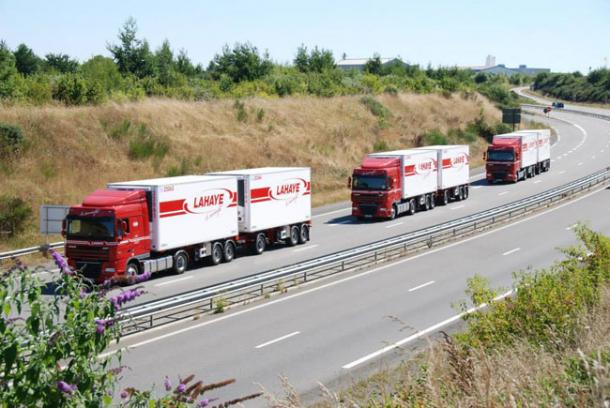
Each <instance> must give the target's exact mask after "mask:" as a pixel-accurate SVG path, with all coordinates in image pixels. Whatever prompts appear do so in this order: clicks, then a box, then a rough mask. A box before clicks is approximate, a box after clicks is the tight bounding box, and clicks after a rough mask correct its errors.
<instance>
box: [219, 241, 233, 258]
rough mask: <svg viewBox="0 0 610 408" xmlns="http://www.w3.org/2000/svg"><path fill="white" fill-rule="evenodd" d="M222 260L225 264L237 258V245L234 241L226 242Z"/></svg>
mask: <svg viewBox="0 0 610 408" xmlns="http://www.w3.org/2000/svg"><path fill="white" fill-rule="evenodd" d="M222 258H223V261H224V262H227V263H229V262H231V261H232V260H233V258H235V244H234V243H233V241H230V240H229V241H226V242H225V245H224V251H223V254H222Z"/></svg>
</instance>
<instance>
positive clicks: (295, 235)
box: [286, 225, 300, 246]
mask: <svg viewBox="0 0 610 408" xmlns="http://www.w3.org/2000/svg"><path fill="white" fill-rule="evenodd" d="M299 235H300V233H299V227H297V226H296V225H293V226H292V227H290V236H289V237H288V241H287V242H286V243H287V244H288V246H295V245H296V244H298V243H299Z"/></svg>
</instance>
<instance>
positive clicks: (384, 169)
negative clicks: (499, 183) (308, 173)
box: [349, 145, 470, 219]
mask: <svg viewBox="0 0 610 408" xmlns="http://www.w3.org/2000/svg"><path fill="white" fill-rule="evenodd" d="M469 159H470V156H469V148H468V145H453V146H425V147H420V148H416V149H408V150H396V151H391V152H380V153H371V154H369V155H367V156H366V157H365V158H364V159H363V160H362V164H361V165H360V167H358V168H356V169H354V171H353V173H352V177H350V182H349V184H350V187H351V189H352V196H351V199H352V215H353V216H354V217H356V218H358V219H364V218H371V219H372V218H385V219H393V218H395V217H396V216H397V215H399V214H402V213H407V214H409V215H411V214H414V213H415V212H416V211H426V210H431V209H433V208H434V207H435V206H436V204H440V205H444V204H447V203H448V202H449V201H450V200H465V199H467V198H468V180H469V161H470V160H469Z"/></svg>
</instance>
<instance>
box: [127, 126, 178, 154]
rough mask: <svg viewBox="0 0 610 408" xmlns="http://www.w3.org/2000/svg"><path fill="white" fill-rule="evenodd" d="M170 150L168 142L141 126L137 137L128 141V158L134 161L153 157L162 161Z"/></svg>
mask: <svg viewBox="0 0 610 408" xmlns="http://www.w3.org/2000/svg"><path fill="white" fill-rule="evenodd" d="M169 149H170V144H169V140H167V138H163V137H159V136H156V135H154V134H153V133H151V132H150V131H149V130H148V128H147V127H146V125H144V124H141V125H140V129H139V130H138V134H137V136H136V137H135V138H134V139H132V140H130V141H129V157H130V158H132V159H136V160H141V159H146V158H148V157H151V156H153V157H155V158H157V159H163V158H164V157H165V155H166V154H167V152H168V151H169Z"/></svg>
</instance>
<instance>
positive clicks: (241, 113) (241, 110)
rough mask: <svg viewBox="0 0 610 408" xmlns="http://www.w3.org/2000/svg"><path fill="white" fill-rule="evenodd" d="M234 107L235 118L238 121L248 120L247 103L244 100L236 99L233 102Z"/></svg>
mask: <svg viewBox="0 0 610 408" xmlns="http://www.w3.org/2000/svg"><path fill="white" fill-rule="evenodd" d="M233 109H235V118H236V119H237V121H238V122H246V121H247V120H248V112H246V105H245V104H244V103H243V102H242V101H240V100H236V101H235V103H234V104H233Z"/></svg>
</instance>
